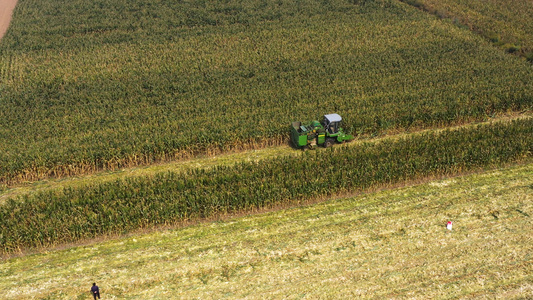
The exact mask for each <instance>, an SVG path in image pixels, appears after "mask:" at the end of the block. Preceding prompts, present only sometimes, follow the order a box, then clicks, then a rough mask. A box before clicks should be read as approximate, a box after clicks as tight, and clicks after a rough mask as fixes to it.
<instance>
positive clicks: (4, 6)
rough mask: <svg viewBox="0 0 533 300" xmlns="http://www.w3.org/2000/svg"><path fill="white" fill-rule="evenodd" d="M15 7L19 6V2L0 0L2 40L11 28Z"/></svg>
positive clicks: (0, 32) (15, 0)
mask: <svg viewBox="0 0 533 300" xmlns="http://www.w3.org/2000/svg"><path fill="white" fill-rule="evenodd" d="M15 5H17V0H0V39H1V38H2V37H3V36H4V34H5V33H6V31H7V28H8V27H9V22H11V15H12V14H13V10H14V9H15Z"/></svg>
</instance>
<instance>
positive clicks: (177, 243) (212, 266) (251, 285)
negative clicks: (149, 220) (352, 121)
mask: <svg viewBox="0 0 533 300" xmlns="http://www.w3.org/2000/svg"><path fill="white" fill-rule="evenodd" d="M532 172H533V164H528V165H522V166H511V167H507V168H504V169H496V170H491V171H487V172H482V173H479V174H470V175H467V176H459V177H452V178H446V179H442V180H434V181H431V182H428V183H424V184H417V185H415V186H409V187H402V188H396V189H393V190H385V191H379V192H374V193H363V194H360V195H357V196H355V197H349V198H338V199H334V200H333V199H331V200H329V201H325V202H323V203H319V204H315V205H310V206H305V207H295V208H291V209H284V210H280V211H275V212H269V213H265V214H260V215H247V216H241V217H238V218H232V219H230V220H225V221H216V222H209V223H203V224H198V225H194V226H190V227H187V228H180V229H176V230H165V231H161V232H156V233H151V234H139V235H135V236H130V237H127V238H120V239H114V240H109V241H105V242H100V243H95V244H90V245H85V246H78V247H71V248H68V249H63V250H59V251H45V252H43V253H38V254H34V255H28V256H24V257H16V258H11V259H7V260H2V261H0V290H2V292H3V294H4V296H5V297H7V298H9V299H13V300H22V299H46V298H53V299H85V298H88V297H90V296H89V294H88V289H89V285H90V283H91V282H94V281H96V282H97V283H98V285H99V286H100V288H101V290H102V297H105V298H110V299H114V298H117V299H139V298H154V297H157V298H162V299H163V298H164V299H177V298H180V299H209V298H213V297H214V295H217V296H218V297H217V298H220V297H222V296H226V297H228V298H236V299H244V298H255V297H254V296H255V295H258V294H260V295H261V296H262V297H264V298H289V299H293V298H301V297H306V298H312V299H314V298H328V299H353V298H358V299H371V298H372V299H375V298H383V299H385V298H395V299H403V298H409V299H440V298H450V297H451V298H461V299H463V298H497V299H529V298H531V297H532V296H533V285H532V282H533V277H532V276H533V275H532V274H533V260H532V257H531V253H533V241H532V237H533V224H532V216H533V198H532V197H533V193H532V189H533V181H532V180H533V178H532V177H531V174H532ZM447 221H453V230H452V231H448V230H447V229H446V227H445V224H446V222H447ZM50 282H53V283H54V284H53V285H50ZM292 296H294V297H292Z"/></svg>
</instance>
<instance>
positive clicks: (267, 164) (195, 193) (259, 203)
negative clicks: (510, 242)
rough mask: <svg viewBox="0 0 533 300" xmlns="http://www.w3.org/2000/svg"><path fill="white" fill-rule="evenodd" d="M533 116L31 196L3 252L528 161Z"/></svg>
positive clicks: (13, 211)
mask: <svg viewBox="0 0 533 300" xmlns="http://www.w3.org/2000/svg"><path fill="white" fill-rule="evenodd" d="M532 153H533V119H532V118H529V119H522V120H515V121H512V122H509V123H503V122H502V123H495V124H491V125H483V126H481V125H479V126H475V127H470V128H463V129H461V130H453V131H452V130H445V131H442V132H436V131H433V132H428V133H425V134H420V135H411V136H406V137H404V138H401V139H389V140H384V141H380V142H372V141H369V142H365V143H362V144H361V145H358V146H357V147H343V146H338V147H333V148H329V149H326V150H324V151H316V152H306V153H305V154H304V155H303V156H298V157H294V156H287V157H280V158H275V159H268V160H262V161H259V162H242V163H240V164H237V165H235V166H223V167H221V166H219V167H214V168H212V169H192V170H190V171H186V172H182V173H173V172H164V173H160V174H157V175H155V176H150V177H134V178H128V179H120V180H116V181H114V182H108V183H101V184H94V185H90V186H85V187H70V188H65V189H63V190H56V191H46V192H39V193H35V194H27V195H24V196H20V197H18V198H15V199H9V200H8V201H6V203H5V204H4V205H2V206H0V219H1V220H2V222H1V223H0V245H1V247H2V248H1V251H2V252H4V253H12V252H16V251H20V250H22V249H27V248H35V247H48V246H52V245H57V244H61V243H68V242H74V241H79V240H83V239H88V238H93V237H97V236H101V235H108V234H123V233H127V232H130V231H132V230H136V229H139V228H149V227H153V226H158V225H172V224H176V223H179V222H183V221H187V220H196V219H201V218H207V217H211V216H216V215H220V214H226V213H233V212H240V211H248V210H253V209H257V208H265V207H271V206H275V205H280V204H288V203H296V202H298V201H306V200H309V199H312V198H316V197H327V196H328V195H332V194H338V193H342V192H353V191H363V190H365V189H368V188H371V187H380V186H387V185H391V184H395V183H399V182H404V181H407V180H415V179H417V178H423V177H428V176H443V175H447V174H457V173H458V172H467V171H471V170H475V169H478V168H485V167H490V166H498V165H501V164H505V163H510V162H516V161H521V160H528V159H530V158H531V154H532Z"/></svg>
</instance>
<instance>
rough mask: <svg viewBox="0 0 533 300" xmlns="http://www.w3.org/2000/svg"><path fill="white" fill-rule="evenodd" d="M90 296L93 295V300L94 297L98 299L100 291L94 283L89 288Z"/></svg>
mask: <svg viewBox="0 0 533 300" xmlns="http://www.w3.org/2000/svg"><path fill="white" fill-rule="evenodd" d="M91 294H93V297H94V300H96V296H98V299H100V289H99V288H98V286H97V285H96V283H93V287H92V288H91Z"/></svg>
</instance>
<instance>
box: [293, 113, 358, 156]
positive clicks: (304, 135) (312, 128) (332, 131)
mask: <svg viewBox="0 0 533 300" xmlns="http://www.w3.org/2000/svg"><path fill="white" fill-rule="evenodd" d="M341 122H342V118H341V116H339V115H338V114H329V115H324V120H323V121H322V122H319V121H312V122H311V123H310V124H307V125H303V124H302V122H292V124H291V141H292V143H293V144H294V146H296V147H297V148H303V149H306V148H312V147H313V146H315V145H323V146H324V147H330V146H333V144H335V143H336V142H338V143H342V142H344V141H350V140H353V139H354V136H353V135H349V134H346V133H344V130H343V129H342V128H341V127H340V124H341Z"/></svg>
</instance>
